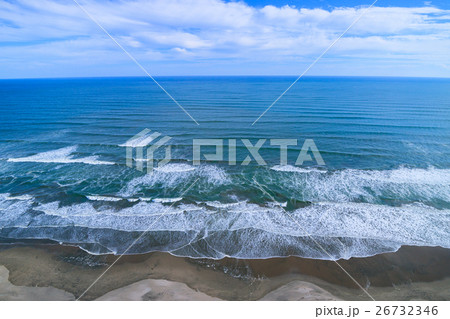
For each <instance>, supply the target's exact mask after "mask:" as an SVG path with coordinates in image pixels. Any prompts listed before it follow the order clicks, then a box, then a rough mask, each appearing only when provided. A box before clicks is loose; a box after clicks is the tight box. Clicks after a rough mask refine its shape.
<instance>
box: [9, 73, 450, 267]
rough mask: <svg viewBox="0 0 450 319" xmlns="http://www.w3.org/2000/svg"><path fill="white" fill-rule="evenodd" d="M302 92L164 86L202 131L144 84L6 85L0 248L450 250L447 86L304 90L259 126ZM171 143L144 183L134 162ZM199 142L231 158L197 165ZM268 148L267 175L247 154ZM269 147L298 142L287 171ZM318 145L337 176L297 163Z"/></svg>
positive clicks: (316, 83) (321, 254)
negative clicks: (307, 143) (38, 244)
mask: <svg viewBox="0 0 450 319" xmlns="http://www.w3.org/2000/svg"><path fill="white" fill-rule="evenodd" d="M293 80H295V78H286V77H250V78H249V77H242V78H241V77H232V78H226V77H223V78H221V77H217V78H213V77H205V78H189V77H184V78H176V77H175V78H171V77H168V78H163V79H161V80H160V81H161V83H162V85H163V86H164V87H167V88H168V89H169V91H170V92H173V94H174V97H175V98H177V99H180V101H181V102H182V104H183V106H185V107H186V109H187V110H188V111H189V112H190V113H191V114H192V115H193V116H194V117H195V118H196V119H197V120H198V122H199V124H200V125H196V124H195V123H193V122H192V121H191V120H190V118H189V117H187V116H186V114H184V113H183V112H181V111H180V110H179V109H178V108H177V106H176V105H172V104H173V103H172V102H171V101H170V100H167V97H166V96H165V95H164V94H163V93H161V91H160V90H159V88H157V87H155V86H154V85H153V84H152V83H151V82H149V81H148V79H144V78H127V79H120V78H117V79H70V80H69V79H66V80H16V81H3V82H2V86H0V101H1V102H0V115H1V116H0V124H1V125H0V130H1V131H2V134H0V242H8V243H9V242H21V241H24V240H27V241H29V240H46V241H48V240H51V241H55V242H58V243H62V244H67V245H75V246H79V247H81V248H82V249H84V250H86V251H88V252H90V253H92V254H111V253H113V254H121V253H124V252H125V251H126V252H127V254H134V253H146V252H152V251H164V252H169V253H171V254H173V255H177V256H187V257H193V258H212V259H220V258H223V257H226V256H228V257H234V258H270V257H278V256H301V257H308V258H316V259H328V260H335V259H340V258H351V257H364V256H371V255H375V254H379V253H384V252H391V251H396V250H397V249H399V248H400V247H401V246H402V245H417V246H441V247H445V248H450V162H449V160H448V159H449V158H450V146H449V145H450V125H449V123H450V112H449V110H450V104H449V101H450V81H449V80H440V79H414V80H413V79H382V78H302V83H301V85H298V86H294V87H293V88H292V89H291V90H290V91H289V94H286V95H285V96H283V98H282V99H281V100H280V101H279V102H278V103H277V104H276V105H275V106H274V107H273V108H272V109H271V110H270V111H269V112H267V114H266V115H265V116H264V117H262V118H261V120H260V121H258V123H256V124H255V125H253V126H252V125H251V124H252V122H253V121H254V120H255V119H256V118H257V116H259V115H260V114H261V112H263V110H264V109H265V107H267V105H270V104H271V103H272V102H273V100H274V99H275V98H276V97H277V96H279V94H280V93H281V92H283V91H284V90H285V89H286V87H288V86H289V84H290V83H292V81H293ZM11 108H14V110H11ZM163 137H170V139H166V140H167V145H166V144H164V145H162V146H161V147H160V148H159V149H158V150H157V151H155V153H154V155H155V156H154V158H155V159H154V163H153V164H154V165H153V167H154V169H153V170H152V171H151V172H146V170H145V168H146V165H147V164H148V163H149V160H148V159H146V158H143V159H141V158H140V157H139V156H137V154H136V149H138V148H139V149H142V153H143V154H144V155H145V154H146V147H147V146H150V145H152V144H153V143H155V142H157V141H160V140H161V138H163ZM201 138H214V139H223V145H224V153H223V158H222V160H221V161H207V160H205V156H204V155H206V154H214V153H215V151H216V149H215V148H214V147H210V148H208V147H207V146H205V147H204V146H202V149H201V150H202V154H201V163H200V165H194V163H193V161H192V158H193V147H192V140H193V139H201ZM260 138H261V139H263V138H264V139H266V142H265V143H264V144H263V145H262V146H261V148H260V149H259V154H260V155H261V157H262V158H263V159H264V161H265V162H266V165H256V161H255V160H254V158H253V157H252V155H251V154H250V152H249V151H248V150H247V148H246V147H245V146H244V145H243V143H242V141H241V139H249V140H250V141H251V143H252V145H255V144H256V143H257V141H258V139H260ZM272 138H273V139H278V138H289V139H297V140H298V143H297V145H296V146H294V145H293V146H289V148H288V154H287V164H286V165H280V148H279V147H277V146H274V145H272V144H271V143H270V139H272ZM307 138H308V139H310V138H312V139H314V142H315V144H316V145H317V148H318V149H319V151H320V153H321V155H322V157H323V159H324V161H325V165H318V164H317V163H316V162H315V161H314V160H311V161H306V162H305V163H304V164H303V165H301V166H297V165H294V163H295V162H296V159H297V156H298V154H299V152H300V149H301V146H302V144H303V140H305V139H307ZM230 140H235V141H236V145H237V147H236V163H235V164H234V165H228V163H227V160H228V159H229V155H230V154H229V149H228V145H229V144H230ZM168 145H170V146H171V161H170V162H169V163H168V164H166V165H159V163H160V160H161V159H162V158H163V157H164V156H165V154H166V153H165V151H166V146H168ZM127 151H128V152H129V153H126V152H127ZM130 151H131V153H130ZM127 154H128V156H129V155H130V154H131V158H132V161H131V162H132V167H130V160H128V161H127V158H126V156H127ZM247 156H249V157H250V159H251V162H250V163H249V164H248V165H241V163H242V162H244V159H245V158H246V157H247ZM138 164H139V165H138ZM139 167H142V168H143V169H142V170H140V168H139ZM136 240H137V241H136ZM133 242H135V244H134V245H132V244H133ZM130 245H132V246H131V247H130ZM128 248H129V249H128Z"/></svg>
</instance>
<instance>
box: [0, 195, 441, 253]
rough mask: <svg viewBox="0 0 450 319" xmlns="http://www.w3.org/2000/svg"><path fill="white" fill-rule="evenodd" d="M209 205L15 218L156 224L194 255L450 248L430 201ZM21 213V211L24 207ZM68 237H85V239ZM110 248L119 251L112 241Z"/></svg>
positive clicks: (114, 225)
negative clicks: (293, 206) (320, 246)
mask: <svg viewBox="0 0 450 319" xmlns="http://www.w3.org/2000/svg"><path fill="white" fill-rule="evenodd" d="M5 202H6V201H4V202H3V205H4V203H5ZM209 204H214V205H216V206H219V207H217V208H216V207H213V206H214V205H208V206H209V208H208V206H207V207H205V206H202V205H194V204H180V205H177V206H172V207H168V206H164V205H163V204H162V203H159V202H154V201H153V202H139V203H137V204H136V205H134V206H132V207H127V208H123V209H120V210H116V209H113V208H108V207H100V208H95V207H94V206H93V205H92V204H90V203H82V204H74V205H71V206H61V205H60V204H59V203H58V202H52V203H47V204H41V205H39V206H38V207H36V208H35V209H36V210H37V211H40V212H43V213H45V215H42V214H41V215H37V216H36V217H35V218H34V219H33V220H32V221H30V220H29V219H26V218H25V219H23V218H22V219H20V218H19V219H16V220H15V222H16V223H18V226H20V225H25V224H26V225H28V226H27V229H28V231H32V230H33V228H35V230H33V231H34V232H35V234H37V233H36V232H39V231H40V230H39V229H43V230H42V231H43V232H46V234H48V236H50V237H51V236H53V235H52V234H53V233H52V232H47V231H46V229H49V228H52V229H55V228H59V229H63V228H64V227H69V226H70V227H84V228H88V229H91V230H101V232H102V233H103V234H104V236H107V234H106V233H105V232H107V231H108V229H109V230H111V231H113V230H120V231H127V232H130V231H147V230H149V231H150V232H152V234H154V235H152V236H158V242H160V243H161V242H162V243H166V244H165V245H167V247H166V248H167V249H166V250H167V251H171V252H174V253H176V254H178V255H184V256H191V257H209V258H216V257H217V258H219V257H220V256H222V257H223V256H225V255H226V256H232V257H237V258H250V257H251V258H267V257H274V256H283V255H286V254H287V252H288V251H289V254H297V255H299V256H305V257H311V258H322V259H330V256H328V255H326V254H324V253H323V252H322V251H321V250H320V249H318V248H317V245H316V244H314V241H312V240H311V238H310V236H313V237H314V239H315V240H316V241H319V242H320V243H321V244H323V245H326V247H327V250H329V251H330V255H331V256H332V258H350V257H356V256H358V257H362V256H369V255H372V254H376V253H381V252H385V251H392V250H396V249H397V248H399V247H400V246H401V245H419V246H442V247H447V248H450V237H449V234H450V210H439V209H436V208H433V207H430V206H427V205H424V204H410V205H403V206H400V207H392V206H386V205H375V204H366V203H330V202H323V203H316V204H312V205H310V206H307V207H303V208H299V209H297V210H295V211H291V212H289V214H288V213H286V212H285V211H284V210H283V209H281V208H280V207H279V206H275V205H273V203H266V205H264V206H261V205H256V204H251V203H245V202H239V203H230V204H231V205H226V206H222V205H220V204H218V203H216V202H209ZM9 206H10V205H9ZM23 208H24V207H22V208H21V209H23ZM25 208H26V209H29V208H30V207H29V206H27V207H25ZM3 214H8V216H7V217H9V218H11V213H10V212H9V211H5V210H4V211H0V222H5V221H7V220H8V219H7V218H2V216H3ZM16 214H17V211H16ZM17 215H18V216H22V215H21V213H19V214H17ZM46 216H47V217H46ZM3 217H4V216H3ZM55 218H56V219H55ZM9 226H11V224H9ZM53 232H54V231H53ZM157 233H159V235H156V234H157ZM70 234H72V235H74V234H75V235H76V233H70ZM176 234H185V236H186V237H183V238H184V239H183V240H182V241H181V242H178V243H177V245H178V246H177V247H182V246H185V248H184V249H181V250H180V249H177V250H176V251H175V250H174V249H173V247H172V246H171V245H172V244H173V242H172V241H173V238H174V237H173V236H175V235H176ZM176 236H178V235H176ZM198 236H199V238H198V239H197V240H194V238H195V237H198ZM53 239H54V238H53ZM66 240H67V241H70V240H72V241H73V242H80V241H81V242H83V240H84V239H83V237H80V238H67V239H66ZM203 240H206V241H207V243H208V244H207V245H209V248H208V249H209V250H205V248H204V247H203V246H202V245H203V244H201V241H203ZM116 244H117V243H116ZM110 245H114V242H112V243H111V244H110ZM169 246H170V247H172V248H170V249H169V248H168V247H169ZM164 247H165V246H164ZM202 247H203V248H202ZM108 249H111V250H116V249H115V247H113V246H109V247H108ZM147 249H150V250H151V249H152V247H151V246H149V247H147ZM194 250H195V251H197V253H194V252H193V251H194ZM213 251H215V252H216V253H217V252H219V253H218V254H216V253H213Z"/></svg>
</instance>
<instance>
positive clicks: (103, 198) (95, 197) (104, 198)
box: [86, 195, 124, 202]
mask: <svg viewBox="0 0 450 319" xmlns="http://www.w3.org/2000/svg"><path fill="white" fill-rule="evenodd" d="M86 197H87V199H90V200H98V201H106V202H118V201H120V200H122V199H124V198H121V197H112V196H100V195H87V196H86Z"/></svg>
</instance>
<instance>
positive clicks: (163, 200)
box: [153, 197, 183, 203]
mask: <svg viewBox="0 0 450 319" xmlns="http://www.w3.org/2000/svg"><path fill="white" fill-rule="evenodd" d="M182 199H183V198H182V197H175V198H153V201H154V202H155V203H176V202H179V201H180V200H182Z"/></svg>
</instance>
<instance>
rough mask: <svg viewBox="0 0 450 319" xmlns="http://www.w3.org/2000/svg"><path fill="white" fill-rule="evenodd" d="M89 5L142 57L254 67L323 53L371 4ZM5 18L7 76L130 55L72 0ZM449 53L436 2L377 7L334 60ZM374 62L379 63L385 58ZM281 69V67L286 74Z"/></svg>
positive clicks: (0, 21) (170, 1)
mask: <svg viewBox="0 0 450 319" xmlns="http://www.w3.org/2000/svg"><path fill="white" fill-rule="evenodd" d="M80 3H81V4H82V5H83V6H84V7H85V8H86V10H87V11H88V12H90V14H91V15H92V16H93V17H95V18H96V19H97V20H98V21H99V22H100V23H101V24H102V25H103V26H104V27H105V28H106V29H107V30H108V31H110V33H111V34H112V35H113V36H114V37H115V38H116V39H118V41H119V42H120V43H121V44H122V45H123V46H125V47H126V48H127V49H128V50H130V52H132V54H133V55H134V56H136V58H138V59H139V60H143V62H147V63H159V64H162V63H166V62H167V61H175V60H176V61H177V63H182V62H183V61H186V63H192V61H202V63H203V65H204V63H205V62H204V61H205V60H206V61H208V60H209V61H211V63H216V62H215V61H218V60H221V63H222V64H223V63H228V64H229V65H232V64H233V63H236V61H239V65H240V69H239V70H240V73H245V69H242V62H244V63H245V61H251V62H252V65H253V66H254V67H255V63H256V62H260V63H261V65H264V63H267V62H268V61H270V62H271V63H275V64H276V63H277V61H278V62H279V63H280V65H282V64H283V63H285V62H286V61H302V60H308V59H311V58H314V57H315V56H317V55H319V54H320V53H321V52H322V51H323V50H324V49H325V48H326V47H327V46H328V45H329V44H330V43H331V42H332V41H333V40H334V39H335V38H336V37H337V36H339V34H340V33H341V32H342V31H343V30H345V29H346V28H347V27H348V26H349V25H350V24H351V23H352V22H353V21H354V20H355V19H356V18H357V17H358V16H359V15H360V14H361V12H362V10H364V8H359V7H358V8H334V9H332V10H324V9H319V8H317V9H297V8H295V7H290V6H284V7H275V6H266V7H263V8H255V7H251V6H249V5H247V4H245V3H243V2H223V1H220V0H148V1H144V0H133V1H131V0H123V1H114V2H111V1H98V0H95V1H94V0H87V1H82V2H80ZM0 17H1V18H0V42H1V45H2V50H1V52H0V61H1V62H2V63H5V61H7V63H8V65H7V66H6V67H5V68H3V70H4V71H3V72H2V71H1V70H0V76H3V77H4V76H8V75H9V76H14V74H11V73H14V65H19V64H27V63H30V64H33V65H40V63H41V64H44V65H51V64H52V63H54V64H59V65H63V64H64V63H70V64H78V65H80V67H82V66H83V65H86V63H87V62H86V58H85V57H87V56H89V57H90V59H89V63H88V64H89V65H90V66H92V64H95V63H105V64H109V65H112V64H114V63H115V62H117V63H125V61H126V57H125V58H124V56H123V54H122V53H121V52H120V49H118V48H117V47H115V45H114V43H113V42H112V41H111V40H110V39H108V38H107V37H106V36H105V35H104V34H103V33H102V31H101V30H100V29H99V28H98V26H97V25H95V24H94V23H93V22H92V21H90V20H89V18H88V17H86V15H85V14H84V13H83V12H82V11H81V10H80V9H79V8H78V7H77V6H76V5H75V3H74V2H73V1H71V0H66V1H62V0H61V1H57V0H41V1H33V0H19V1H17V2H14V3H10V2H6V1H3V2H0ZM448 52H450V10H442V9H439V8H436V7H431V6H424V7H417V8H406V7H402V8H401V7H374V8H372V9H371V10H370V11H369V12H368V13H367V14H366V15H365V16H364V17H363V18H362V19H361V20H360V21H359V22H358V23H357V24H356V25H355V26H354V27H353V28H352V29H351V30H350V31H349V32H348V34H347V35H346V37H344V38H342V39H341V40H340V41H339V42H338V44H337V45H336V47H334V48H333V49H332V50H331V51H330V52H329V56H330V58H333V59H334V60H335V61H336V60H339V57H342V58H343V62H342V63H347V64H349V61H348V57H350V56H358V58H359V59H374V58H384V59H385V61H386V60H389V57H392V56H393V55H395V56H400V55H403V56H408V58H409V61H416V62H415V63H416V67H417V69H418V70H419V69H421V70H422V73H424V72H425V71H426V66H427V65H428V64H430V63H432V64H440V65H448V61H449V54H448ZM121 54H122V56H121ZM427 56H428V57H429V61H427V60H426V59H427V58H426V57H427ZM227 61H228V62H227ZM392 61H393V62H395V59H392ZM384 63H385V62H384ZM410 63H414V62H410ZM369 64H373V65H374V67H375V66H376V61H372V62H368V65H369ZM131 67H132V66H131ZM209 69H210V70H211V68H209ZM66 70H67V68H66ZM186 70H189V68H186ZM282 70H283V69H280V73H284V72H283V71H282ZM300 72H301V70H300V69H299V71H298V73H300ZM445 72H448V71H445ZM250 73H254V72H253V71H252V72H250Z"/></svg>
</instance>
